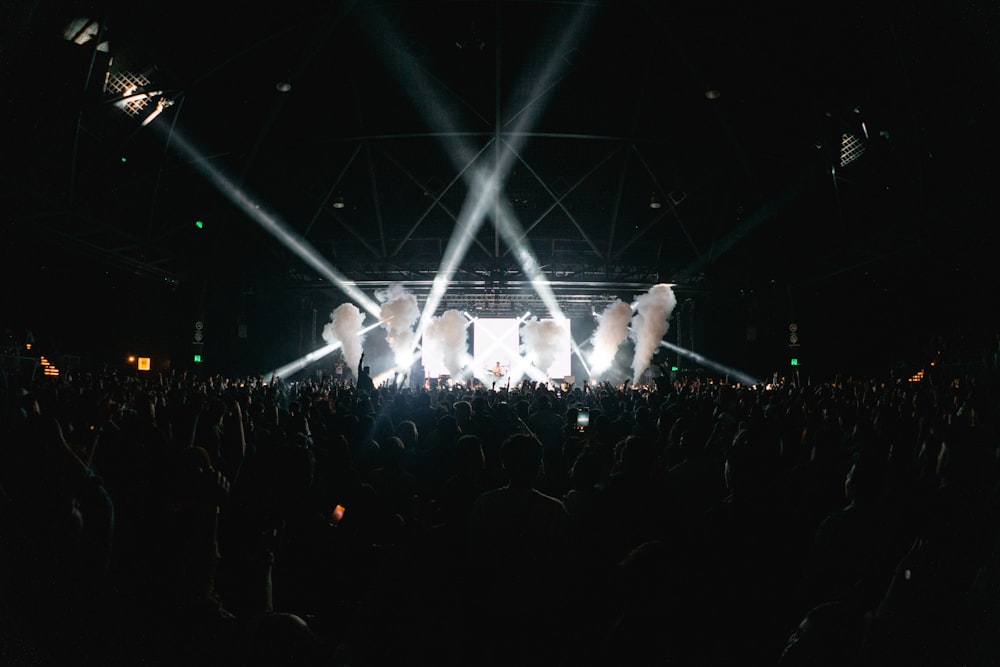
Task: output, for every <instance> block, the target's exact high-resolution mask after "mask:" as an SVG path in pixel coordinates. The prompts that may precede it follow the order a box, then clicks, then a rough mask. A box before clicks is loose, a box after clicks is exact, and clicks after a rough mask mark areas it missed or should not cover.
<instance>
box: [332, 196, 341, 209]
mask: <svg viewBox="0 0 1000 667" xmlns="http://www.w3.org/2000/svg"><path fill="white" fill-rule="evenodd" d="M331 206H333V207H334V208H336V209H341V208H344V195H337V196H336V197H334V199H333V204H331Z"/></svg>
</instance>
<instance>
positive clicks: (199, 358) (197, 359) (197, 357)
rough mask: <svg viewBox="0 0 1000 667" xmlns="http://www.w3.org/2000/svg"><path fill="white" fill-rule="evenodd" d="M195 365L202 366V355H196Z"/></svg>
mask: <svg viewBox="0 0 1000 667" xmlns="http://www.w3.org/2000/svg"><path fill="white" fill-rule="evenodd" d="M194 363H196V364H200V363H201V355H200V354H196V355H194Z"/></svg>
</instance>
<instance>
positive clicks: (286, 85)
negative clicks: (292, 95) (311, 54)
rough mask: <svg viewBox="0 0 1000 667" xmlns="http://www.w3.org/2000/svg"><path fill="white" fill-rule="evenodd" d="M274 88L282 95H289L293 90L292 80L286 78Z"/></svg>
mask: <svg viewBox="0 0 1000 667" xmlns="http://www.w3.org/2000/svg"><path fill="white" fill-rule="evenodd" d="M274 87H275V88H276V89H277V90H278V92H280V93H287V92H289V91H290V90H291V89H292V78H291V77H289V76H286V77H285V78H284V79H282V80H280V81H278V83H276V84H275V85H274Z"/></svg>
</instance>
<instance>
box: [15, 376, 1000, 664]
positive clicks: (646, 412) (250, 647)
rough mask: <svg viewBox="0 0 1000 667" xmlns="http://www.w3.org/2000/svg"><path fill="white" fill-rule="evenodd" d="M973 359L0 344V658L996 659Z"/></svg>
mask: <svg viewBox="0 0 1000 667" xmlns="http://www.w3.org/2000/svg"><path fill="white" fill-rule="evenodd" d="M995 379H996V378H994V377H992V376H991V374H986V375H980V376H964V377H961V378H953V377H947V376H945V375H942V374H935V373H933V372H932V373H928V374H926V375H924V376H923V377H922V378H920V381H908V380H907V379H900V378H892V377H887V378H852V377H836V378H831V379H829V380H827V381H823V382H819V381H812V380H806V381H803V380H801V379H800V378H798V377H794V376H792V377H787V378H778V379H777V381H776V382H774V383H772V384H769V385H765V386H741V385H739V384H738V383H734V382H730V381H729V380H727V379H726V378H717V377H716V378H712V377H709V376H707V375H706V376H690V377H677V378H673V379H672V381H671V382H669V383H661V385H660V386H659V387H649V388H633V387H627V386H621V387H615V386H611V385H609V384H599V385H595V386H579V387H570V388H568V390H566V391H563V390H561V389H560V388H555V387H551V386H547V385H544V384H538V383H529V382H524V383H520V384H517V385H515V386H502V387H496V386H493V387H486V386H472V387H462V386H453V387H445V386H442V387H437V388H434V389H427V388H403V387H397V386H395V385H394V384H391V383H389V384H383V385H382V386H377V387H376V386H366V387H364V388H361V387H359V386H357V385H356V384H354V383H353V382H348V383H344V382H342V381H339V380H335V379H333V376H331V377H329V378H326V377H322V378H315V377H314V378H308V379H305V380H301V381H289V380H286V379H282V378H263V377H250V378H239V379H233V378H225V377H222V376H207V377H199V376H196V375H194V374H191V373H155V372H152V373H136V372H128V373H125V372H118V371H105V372H90V373H88V372H77V373H64V374H63V375H62V376H60V377H34V378H31V379H30V380H23V379H21V378H18V377H16V376H13V375H5V376H4V384H3V387H2V391H3V394H2V409H3V413H2V435H0V443H2V444H0V531H2V532H0V563H2V567H3V571H2V580H0V618H2V622H0V662H3V664H8V665H19V664H21V665H50V664H51V665H62V664H78V665H80V664H100V665H118V664H121V665H164V666H166V665H170V666H173V665H230V666H234V667H235V666H244V665H344V666H347V665H359V666H364V665H416V664H420V665H423V664H436V665H463V666H466V665H468V666H478V665H482V666H493V665H496V666H501V665H546V666H548V665H640V664H656V665H699V666H701V665H705V666H708V665H775V666H776V667H797V666H799V665H864V666H867V665H889V664H907V665H947V666H950V665H955V666H958V665H969V666H975V665H987V664H997V662H998V660H997V659H998V655H1000V642H998V640H997V636H998V635H997V633H996V632H995V628H996V626H997V622H998V620H1000V606H998V602H1000V596H998V593H1000V574H998V573H1000V569H998V566H1000V560H998V556H1000V540H998V536H997V530H996V526H997V525H1000V524H998V523H997V516H996V515H997V500H998V493H997V492H998V490H1000V486H998V482H1000V475H998V472H1000V463H998V455H1000V440H998V437H997V435H998V432H997V421H996V417H997V407H998V406H997V393H996V387H995V386H994V381H995ZM581 409H586V410H587V411H588V412H589V422H588V423H587V424H586V425H578V419H577V415H578V414H579V411H580V410H581Z"/></svg>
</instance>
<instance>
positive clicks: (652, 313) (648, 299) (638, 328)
mask: <svg viewBox="0 0 1000 667" xmlns="http://www.w3.org/2000/svg"><path fill="white" fill-rule="evenodd" d="M633 305H634V306H635V315H634V316H633V317H632V329H631V330H630V331H629V336H630V337H631V338H632V341H633V342H634V343H635V355H634V356H633V358H632V384H633V385H637V384H639V380H640V378H641V377H642V373H643V371H645V370H646V368H647V367H648V366H649V362H650V360H651V359H652V358H653V353H655V352H656V349H657V347H658V346H659V345H660V341H661V340H663V336H664V335H665V334H666V333H667V331H668V330H669V329H670V322H669V320H670V315H671V313H673V312H674V307H675V306H676V305H677V297H676V296H674V290H673V289H671V287H670V285H667V284H665V283H660V284H658V285H653V286H652V287H650V288H649V291H648V292H646V293H645V294H643V295H642V296H640V297H639V298H637V299H636V300H635V302H634V304H633Z"/></svg>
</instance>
